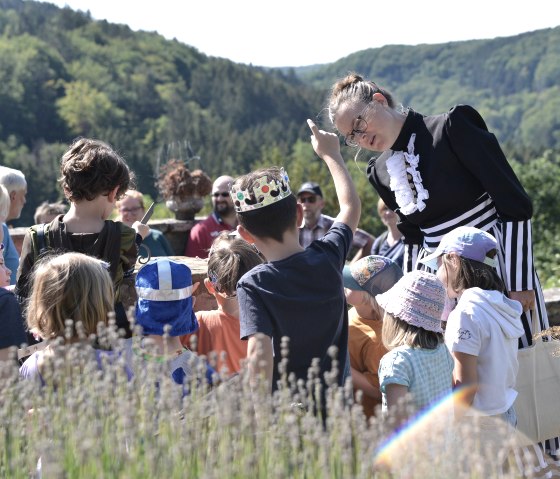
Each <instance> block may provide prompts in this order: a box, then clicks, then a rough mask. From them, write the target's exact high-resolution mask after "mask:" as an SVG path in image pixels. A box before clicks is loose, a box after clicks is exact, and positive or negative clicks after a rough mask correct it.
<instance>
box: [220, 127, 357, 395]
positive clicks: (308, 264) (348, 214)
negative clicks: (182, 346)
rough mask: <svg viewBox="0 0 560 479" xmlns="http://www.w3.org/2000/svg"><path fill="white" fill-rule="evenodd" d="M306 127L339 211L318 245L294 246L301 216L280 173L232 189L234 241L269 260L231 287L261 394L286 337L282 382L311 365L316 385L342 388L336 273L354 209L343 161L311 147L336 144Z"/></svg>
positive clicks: (264, 172) (272, 384) (273, 380)
mask: <svg viewBox="0 0 560 479" xmlns="http://www.w3.org/2000/svg"><path fill="white" fill-rule="evenodd" d="M308 124H309V127H310V128H311V131H312V136H311V139H312V144H313V146H314V148H315V151H316V153H317V154H318V156H319V157H321V158H322V159H323V161H324V162H325V163H326V164H327V167H328V168H329V171H330V172H331V175H332V177H333V181H334V184H335V188H336V194H337V198H338V201H339V204H340V212H339V214H338V216H337V217H336V220H335V222H334V224H333V226H332V227H331V229H330V230H329V231H328V232H327V234H326V235H325V236H324V237H323V238H322V239H320V240H318V241H314V242H313V243H312V244H311V245H310V246H308V247H307V248H306V249H304V248H302V247H301V246H300V243H299V233H298V227H299V225H300V224H301V222H302V219H303V211H302V207H301V205H300V204H298V203H297V200H296V197H295V196H294V194H293V193H292V191H291V190H290V184H289V179H288V175H287V174H286V173H285V171H284V169H282V168H278V167H270V168H264V169H260V170H257V171H254V172H252V173H249V174H247V175H244V176H241V177H239V178H237V180H236V181H235V182H234V184H233V186H232V190H231V196H232V199H233V202H234V206H235V209H236V212H237V219H238V227H237V230H238V232H239V234H240V235H241V237H242V238H243V239H245V240H246V241H248V242H249V243H253V244H254V245H255V246H256V247H257V248H258V250H259V251H260V252H261V253H262V254H263V255H264V257H265V258H266V259H267V261H268V262H267V263H263V264H261V265H258V266H256V267H254V268H253V269H251V270H250V271H249V272H247V273H246V274H245V275H243V276H242V277H241V279H240V280H239V282H238V283H237V296H238V299H239V309H240V313H239V316H240V326H241V338H242V339H247V340H248V344H247V358H248V360H249V361H248V365H249V373H250V377H251V380H252V384H253V385H256V384H257V380H259V379H262V378H264V380H265V386H266V389H267V390H268V391H271V390H272V391H273V390H276V389H277V388H278V381H279V380H280V379H281V375H280V373H279V370H278V365H279V363H280V361H281V360H282V357H283V354H284V355H285V348H284V347H281V346H282V345H281V343H282V342H283V338H285V337H287V338H289V346H288V348H289V349H288V355H287V366H286V367H287V369H286V373H287V375H290V374H292V373H293V374H294V375H295V378H296V379H302V380H304V381H305V380H307V379H308V370H309V368H310V366H311V365H312V361H313V360H314V359H315V358H317V359H318V366H319V369H320V370H319V371H318V372H317V373H318V377H319V378H320V380H321V382H322V383H323V385H325V373H328V372H330V371H333V372H334V373H335V374H334V383H335V384H338V385H342V384H343V382H344V380H345V372H346V373H347V372H348V364H347V357H348V312H347V307H346V301H345V298H344V290H343V282H342V269H343V267H344V263H345V258H346V255H347V253H348V249H349V247H350V244H351V242H352V236H353V233H354V231H355V230H356V227H357V225H358V221H359V218H360V209H361V204H360V199H359V198H358V194H357V193H356V189H355V187H354V184H353V183H352V179H351V177H350V175H349V173H348V170H347V168H346V165H345V164H344V160H343V159H342V156H340V154H338V155H336V156H333V155H329V154H327V153H326V152H325V151H326V150H325V151H323V150H320V149H318V147H317V145H318V144H319V143H318V141H317V138H321V144H322V145H325V144H326V143H330V142H332V143H334V142H337V143H338V138H337V137H336V135H335V134H333V133H328V132H325V131H322V130H319V129H318V128H317V126H315V124H314V123H313V122H312V121H311V120H308ZM332 346H335V347H336V348H332ZM329 350H330V351H329ZM333 350H336V353H335V354H333ZM329 352H330V353H331V354H329ZM331 355H332V356H331ZM314 363H315V362H314ZM331 377H332V376H331Z"/></svg>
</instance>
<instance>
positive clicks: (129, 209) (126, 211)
mask: <svg viewBox="0 0 560 479" xmlns="http://www.w3.org/2000/svg"><path fill="white" fill-rule="evenodd" d="M143 209H144V207H143V206H135V207H134V208H119V210H118V211H119V213H120V214H123V213H134V212H135V211H138V210H143Z"/></svg>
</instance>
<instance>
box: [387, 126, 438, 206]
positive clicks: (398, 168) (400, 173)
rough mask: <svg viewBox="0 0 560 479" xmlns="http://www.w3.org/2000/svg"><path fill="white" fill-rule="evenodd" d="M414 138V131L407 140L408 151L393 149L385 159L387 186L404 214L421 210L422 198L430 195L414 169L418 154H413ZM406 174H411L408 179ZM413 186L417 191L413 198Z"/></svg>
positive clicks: (418, 157)
mask: <svg viewBox="0 0 560 479" xmlns="http://www.w3.org/2000/svg"><path fill="white" fill-rule="evenodd" d="M415 139H416V133H413V134H412V135H411V136H410V140H409V141H408V146H407V150H408V151H395V152H394V153H393V154H392V155H391V157H390V158H389V159H388V160H387V172H388V173H389V176H390V181H389V187H390V188H391V190H392V191H393V192H394V193H395V199H396V201H397V204H398V205H399V207H400V210H401V212H402V213H403V214H404V215H409V214H411V213H414V212H415V211H422V210H423V209H424V208H426V203H424V200H427V199H428V198H429V197H430V195H429V193H428V190H427V189H426V188H424V185H422V177H421V176H420V172H419V171H418V170H417V169H416V168H417V167H418V163H419V162H420V156H419V155H415V154H414V140H415ZM408 174H410V176H411V179H410V180H409V178H408V176H407V175H408ZM413 188H414V190H416V193H417V196H416V198H414V190H413Z"/></svg>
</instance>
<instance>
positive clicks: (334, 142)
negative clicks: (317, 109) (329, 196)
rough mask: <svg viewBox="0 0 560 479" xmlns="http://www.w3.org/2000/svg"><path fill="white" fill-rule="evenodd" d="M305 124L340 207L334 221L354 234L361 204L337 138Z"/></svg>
mask: <svg viewBox="0 0 560 479" xmlns="http://www.w3.org/2000/svg"><path fill="white" fill-rule="evenodd" d="M307 124H308V125H309V128H310V129H311V132H312V133H313V134H312V135H311V144H312V145H313V149H314V150H315V153H317V155H318V156H319V157H320V158H321V159H322V160H323V161H324V162H325V163H326V165H327V167H328V168H329V171H330V173H331V175H332V177H333V181H334V186H335V189H336V196H337V197H338V203H339V205H340V212H339V213H338V216H337V217H336V221H340V222H341V223H344V224H346V225H347V226H348V227H349V228H350V229H351V230H352V233H354V232H355V231H356V228H357V227H358V222H359V221H360V214H361V202H360V198H359V197H358V193H357V191H356V187H355V186H354V182H353V181H352V178H351V176H350V173H348V169H347V168H346V164H345V163H344V160H343V159H342V155H341V154H340V143H339V139H338V136H337V135H336V134H335V133H329V132H327V131H324V130H319V128H317V126H316V125H315V123H313V121H311V120H307Z"/></svg>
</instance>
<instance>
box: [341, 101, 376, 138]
mask: <svg viewBox="0 0 560 479" xmlns="http://www.w3.org/2000/svg"><path fill="white" fill-rule="evenodd" d="M370 107H371V103H368V104H367V105H366V106H365V107H364V109H363V110H362V111H361V112H360V114H359V115H358V116H357V117H356V118H355V119H354V121H353V122H352V131H351V132H350V133H348V134H347V135H346V136H345V137H344V144H345V145H346V146H349V147H350V148H358V147H359V146H360V141H359V140H358V141H355V140H354V139H352V140H350V139H349V138H350V137H353V136H354V135H362V134H364V133H365V132H366V131H367V128H368V122H367V120H366V119H365V118H362V116H363V115H364V113H365V111H366V110H368V109H369V108H370ZM358 121H361V122H363V124H364V126H363V127H362V128H354V127H355V126H356V122H358Z"/></svg>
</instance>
